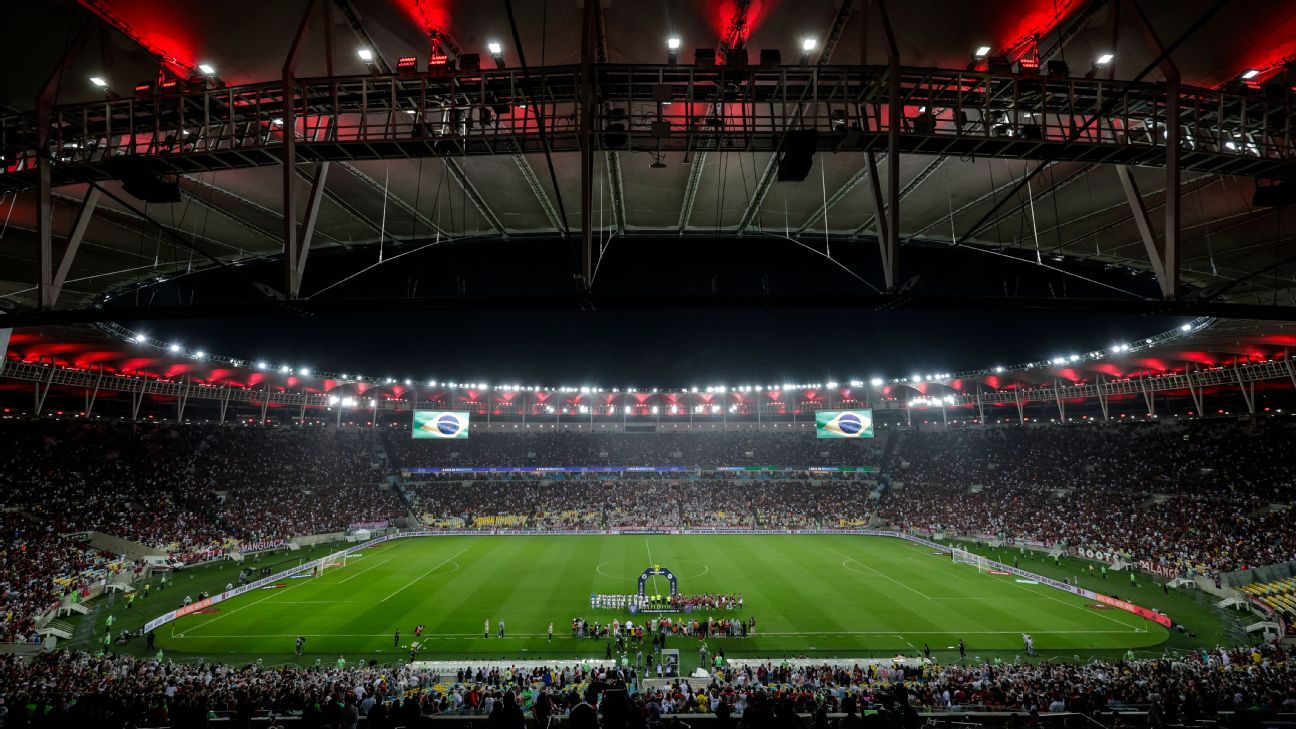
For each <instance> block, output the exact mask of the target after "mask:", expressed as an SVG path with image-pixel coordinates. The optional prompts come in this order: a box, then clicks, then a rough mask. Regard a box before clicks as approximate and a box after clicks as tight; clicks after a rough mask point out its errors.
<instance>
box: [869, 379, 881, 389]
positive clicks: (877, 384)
mask: <svg viewBox="0 0 1296 729" xmlns="http://www.w3.org/2000/svg"><path fill="white" fill-rule="evenodd" d="M869 384H870V385H872V386H874V387H881V386H882V378H881V377H874V378H873V379H871V380H869Z"/></svg>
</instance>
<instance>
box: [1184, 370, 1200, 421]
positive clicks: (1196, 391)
mask: <svg viewBox="0 0 1296 729" xmlns="http://www.w3.org/2000/svg"><path fill="white" fill-rule="evenodd" d="M1184 379H1185V380H1187V381H1188V394H1190V395H1192V401H1193V406H1194V407H1196V408H1197V417H1201V416H1202V414H1203V409H1202V407H1203V406H1202V402H1203V400H1204V399H1205V398H1204V397H1203V395H1204V392H1203V391H1202V388H1201V385H1198V384H1197V383H1196V379H1197V378H1195V377H1193V373H1192V371H1191V370H1184Z"/></svg>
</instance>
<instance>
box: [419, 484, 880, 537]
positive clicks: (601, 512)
mask: <svg viewBox="0 0 1296 729" xmlns="http://www.w3.org/2000/svg"><path fill="white" fill-rule="evenodd" d="M462 479H463V475H462V474H452V475H446V476H444V477H440V478H434V479H430V480H428V481H425V482H422V483H420V484H417V485H410V486H407V493H408V494H409V498H410V502H411V503H412V504H413V505H414V511H415V513H416V514H421V515H422V519H423V522H424V523H425V524H428V525H430V526H436V527H446V528H454V529H464V528H466V529H482V530H492V529H494V530H499V529H645V528H647V529H666V528H678V527H689V528H715V529H736V528H743V529H751V528H764V529H791V528H812V527H813V528H818V527H846V526H862V525H864V524H866V523H867V522H868V515H869V513H870V512H871V511H872V510H873V508H874V506H873V501H872V496H871V495H872V493H873V489H874V482H873V481H872V480H871V478H858V479H849V480H847V479H833V480H827V481H819V480H818V479H810V478H808V477H803V478H799V479H786V478H778V479H772V478H763V479H751V480H744V481H737V480H733V479H717V478H690V479H683V480H682V479H680V478H679V477H678V476H676V475H671V474H661V475H660V476H659V477H656V478H651V477H647V476H645V475H640V474H636V475H635V476H634V477H626V478H621V479H615V480H614V479H610V478H607V477H596V476H586V477H582V478H562V479H551V478H549V477H547V476H545V475H539V474H538V475H532V476H531V477H529V478H512V479H507V480H499V479H495V478H490V479H472V480H462Z"/></svg>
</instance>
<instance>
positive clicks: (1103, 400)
mask: <svg viewBox="0 0 1296 729" xmlns="http://www.w3.org/2000/svg"><path fill="white" fill-rule="evenodd" d="M1098 407H1099V408H1101V409H1102V414H1103V421H1104V422H1110V421H1111V412H1110V409H1109V408H1108V405H1107V392H1106V388H1105V387H1103V376H1102V373H1099V374H1098Z"/></svg>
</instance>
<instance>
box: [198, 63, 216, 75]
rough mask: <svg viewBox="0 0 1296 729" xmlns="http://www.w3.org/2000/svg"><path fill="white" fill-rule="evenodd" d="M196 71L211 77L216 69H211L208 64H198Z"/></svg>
mask: <svg viewBox="0 0 1296 729" xmlns="http://www.w3.org/2000/svg"><path fill="white" fill-rule="evenodd" d="M198 70H199V71H202V72H203V73H205V74H207V75H208V76H211V75H212V74H214V73H216V69H215V67H213V66H212V65H211V64H210V63H200V64H198Z"/></svg>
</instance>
